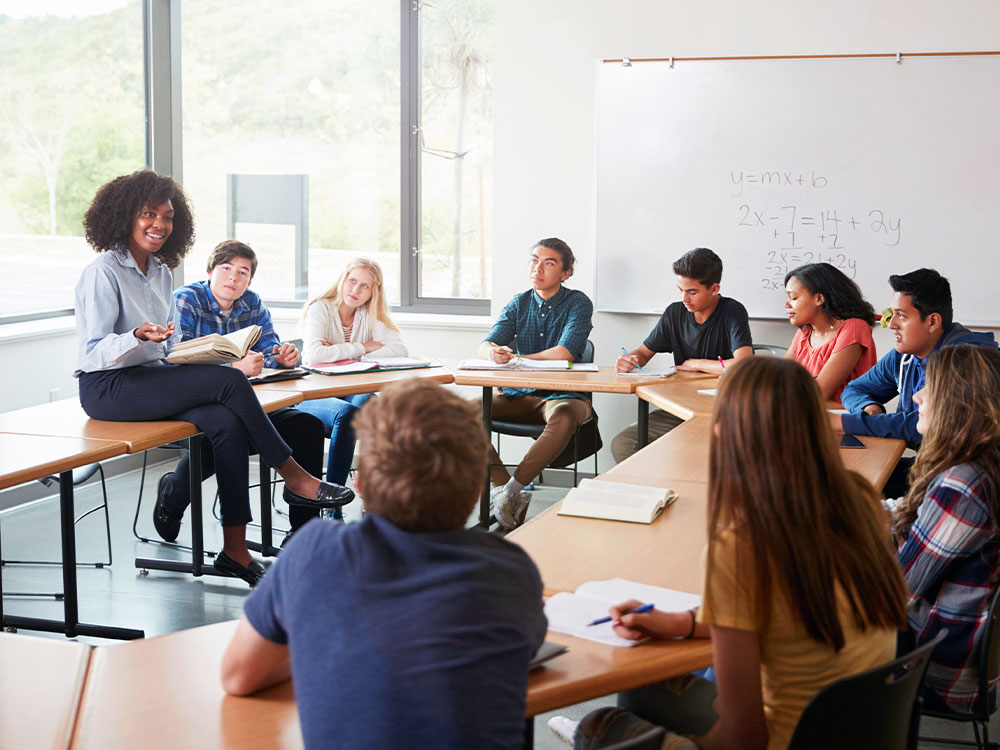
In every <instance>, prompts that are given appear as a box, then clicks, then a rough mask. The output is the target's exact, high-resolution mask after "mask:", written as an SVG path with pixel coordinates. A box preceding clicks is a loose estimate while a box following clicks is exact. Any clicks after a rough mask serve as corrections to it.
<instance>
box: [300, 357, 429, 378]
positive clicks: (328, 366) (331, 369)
mask: <svg viewBox="0 0 1000 750" xmlns="http://www.w3.org/2000/svg"><path fill="white" fill-rule="evenodd" d="M433 366H434V363H433V362H431V361H430V360H429V359H413V358H411V357H383V358H381V359H368V358H367V357H362V358H361V359H341V360H338V361H337V362H322V363H318V364H315V365H312V366H310V367H307V368H306V369H307V370H309V371H310V372H318V373H320V374H321V375H346V374H348V373H351V372H368V371H369V370H416V369H419V368H421V367H433Z"/></svg>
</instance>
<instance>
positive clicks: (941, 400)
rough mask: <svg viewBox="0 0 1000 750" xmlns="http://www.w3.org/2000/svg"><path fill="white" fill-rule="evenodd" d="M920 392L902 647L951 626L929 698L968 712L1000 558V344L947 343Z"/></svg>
mask: <svg viewBox="0 0 1000 750" xmlns="http://www.w3.org/2000/svg"><path fill="white" fill-rule="evenodd" d="M913 400H914V401H915V402H916V403H917V404H918V406H919V421H918V422H917V431H918V432H919V433H920V434H921V435H923V443H922V444H921V447H920V452H919V453H918V454H917V458H916V461H915V462H914V464H913V468H912V469H911V470H910V490H909V492H908V493H907V495H906V497H905V498H903V500H902V502H901V503H900V505H899V507H898V509H897V511H896V513H895V519H894V520H895V531H896V535H897V538H898V539H899V540H900V546H899V551H898V555H897V557H898V560H899V564H900V566H901V567H902V569H903V574H904V576H905V578H906V583H907V586H908V587H909V590H910V600H909V605H908V620H909V630H908V632H906V633H904V634H902V635H901V637H900V653H903V652H905V651H909V650H910V649H911V648H913V647H914V646H918V645H921V644H923V643H925V642H926V641H928V640H930V639H932V638H933V637H934V636H935V635H936V634H937V632H938V631H939V630H941V629H942V628H946V629H947V630H948V635H947V637H946V638H945V639H944V640H943V641H942V642H941V643H940V644H939V645H938V646H937V648H935V649H934V652H933V654H932V655H931V663H930V666H929V667H928V669H927V675H926V676H925V677H924V685H923V689H922V694H923V698H924V704H925V705H926V706H928V707H930V708H937V709H942V708H950V709H952V710H955V711H960V712H968V711H971V710H972V709H973V708H974V706H975V703H976V700H977V679H978V675H977V672H976V668H975V659H976V653H977V651H978V648H979V643H980V638H982V636H983V631H984V629H985V624H986V610H987V607H988V606H989V601H990V594H991V592H993V591H995V586H996V583H997V581H996V577H997V576H996V571H997V565H998V562H1000V537H998V534H997V520H998V516H1000V351H997V350H996V349H987V348H985V347H977V346H971V345H958V346H954V347H948V348H945V349H940V350H939V351H937V352H935V353H934V354H933V355H932V356H931V358H930V360H929V362H928V367H927V384H926V386H925V387H924V388H923V389H922V390H920V391H918V392H917V393H915V394H914V396H913ZM990 703H991V705H995V703H996V685H995V684H994V685H993V687H992V690H991V696H990Z"/></svg>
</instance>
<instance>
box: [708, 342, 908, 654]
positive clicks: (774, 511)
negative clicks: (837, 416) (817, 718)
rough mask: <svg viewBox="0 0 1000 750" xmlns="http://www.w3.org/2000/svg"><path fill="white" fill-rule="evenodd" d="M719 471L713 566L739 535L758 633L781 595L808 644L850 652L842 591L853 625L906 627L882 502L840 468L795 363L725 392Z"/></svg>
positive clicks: (732, 378)
mask: <svg viewBox="0 0 1000 750" xmlns="http://www.w3.org/2000/svg"><path fill="white" fill-rule="evenodd" d="M713 426H714V429H713V436H712V440H711V455H710V464H709V488H708V532H709V547H708V566H707V572H706V575H707V576H708V577H709V578H711V575H712V568H713V559H714V555H715V554H716V551H717V549H718V546H717V545H718V543H719V539H720V538H721V535H722V533H723V532H725V531H726V530H732V531H733V532H734V533H735V536H736V539H737V540H738V543H737V566H736V570H737V571H738V575H743V576H744V577H747V576H749V574H748V573H747V572H748V571H753V574H752V580H744V581H741V585H744V586H747V587H748V588H749V589H750V590H751V591H754V592H755V600H756V602H757V608H756V611H757V617H758V623H757V624H758V629H759V630H765V629H766V628H767V624H768V622H769V620H770V615H771V606H772V601H773V598H774V595H775V590H776V588H777V589H780V590H782V592H783V594H784V596H785V597H786V599H787V601H788V604H789V606H790V609H791V611H792V613H793V614H794V615H795V616H796V617H797V619H798V620H799V621H801V622H802V624H803V625H804V627H805V630H806V632H807V633H808V635H809V637H810V638H812V639H813V640H815V641H817V642H818V643H825V644H828V645H829V646H831V647H832V648H833V649H834V650H835V651H839V650H840V649H841V648H843V646H844V643H845V638H844V627H843V623H841V622H840V619H839V617H838V614H837V601H836V597H834V596H833V595H832V593H833V591H834V590H835V584H836V583H839V584H840V587H841V589H842V590H843V592H844V595H845V597H846V600H847V602H848V604H849V608H850V612H851V616H852V618H853V620H854V625H855V626H856V627H857V628H858V629H859V630H865V629H867V628H868V627H874V628H886V629H902V628H904V627H905V626H906V615H905V585H904V583H903V577H902V574H901V573H900V571H899V567H898V566H897V565H896V560H895V558H894V556H893V553H892V550H891V549H890V546H889V538H888V533H887V528H886V523H885V520H884V515H883V513H882V510H881V506H880V503H879V497H878V493H877V492H876V491H875V489H874V488H873V487H872V486H871V484H869V483H868V482H867V481H866V480H865V479H864V478H862V477H861V476H859V475H858V474H856V473H854V472H852V471H848V470H847V469H846V468H845V467H844V464H843V462H842V461H841V459H840V454H839V451H838V448H837V444H836V442H835V440H834V436H833V432H832V430H831V429H830V426H829V423H828V418H827V415H826V411H825V409H824V408H823V403H822V400H821V396H820V392H819V388H818V387H817V385H816V381H815V379H814V378H813V377H812V376H811V375H810V374H809V373H808V372H807V371H806V370H805V368H803V367H802V366H801V365H800V364H798V363H797V362H794V361H792V360H787V359H778V358H774V357H751V358H749V359H746V360H743V361H740V362H737V363H736V365H734V366H733V367H731V368H729V370H727V371H726V375H725V377H723V378H722V382H721V384H720V388H719V395H718V399H717V402H716V407H715V414H714V416H713Z"/></svg>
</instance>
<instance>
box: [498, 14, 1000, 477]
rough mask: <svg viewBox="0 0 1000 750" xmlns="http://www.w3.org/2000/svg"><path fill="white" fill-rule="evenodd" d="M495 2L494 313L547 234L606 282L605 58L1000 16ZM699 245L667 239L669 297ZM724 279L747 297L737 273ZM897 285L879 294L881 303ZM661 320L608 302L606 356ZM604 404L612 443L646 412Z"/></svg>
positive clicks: (960, 37) (978, 22) (601, 338)
mask: <svg viewBox="0 0 1000 750" xmlns="http://www.w3.org/2000/svg"><path fill="white" fill-rule="evenodd" d="M495 14H496V27H495V45H496V46H495V99H494V118H495V134H494V144H495V145H494V165H495V167H494V173H495V178H494V217H495V221H494V241H493V246H494V248H496V250H495V255H494V266H493V310H494V313H495V312H497V311H498V310H499V309H500V307H501V306H502V305H503V304H504V302H506V301H507V300H508V299H509V298H510V297H511V296H512V295H513V294H514V293H516V292H518V291H520V290H523V289H524V288H526V286H527V282H526V258H527V253H528V247H529V245H530V244H531V243H532V242H534V241H535V240H537V239H539V238H541V237H550V236H553V235H555V236H559V237H562V238H563V239H565V240H566V241H567V242H569V244H570V246H571V247H572V248H573V250H574V253H575V254H576V256H577V259H578V269H579V270H578V271H577V275H576V276H575V277H574V278H573V279H572V280H571V282H570V283H571V285H572V286H575V287H576V288H578V289H582V290H583V291H585V292H587V293H588V294H593V290H594V276H593V273H594V266H595V256H594V235H595V231H594V227H595V218H594V216H595V213H594V172H593V163H594V159H593V156H594V148H595V140H594V112H595V82H596V77H595V68H596V61H597V60H598V59H599V58H602V57H604V58H608V57H632V58H637V57H669V56H671V55H673V56H675V57H682V56H713V55H722V56H728V55H772V54H810V53H827V54H836V53H849V52H897V51H902V52H922V51H966V50H990V49H996V48H997V37H996V33H995V32H996V29H997V28H1000V3H996V2H995V1H994V0H969V1H968V2H962V3H960V4H954V5H947V4H942V3H940V2H932V1H931V0H917V1H914V0H842V1H841V2H837V3H833V2H824V3H820V2H801V0H766V1H765V2H762V3H754V4H747V3H745V2H739V1H738V0H700V1H699V2H690V1H687V2H681V1H679V0H618V1H612V0H498V1H497V2H496V10H495ZM831 106H837V103H836V102H831ZM683 116H685V117H693V118H697V116H698V113H697V112H690V113H684V115H683ZM859 116H863V113H859ZM688 249H690V248H686V247H684V248H664V263H663V266H662V268H657V269H651V272H653V273H658V274H662V276H663V304H664V306H665V305H666V303H667V302H669V301H671V300H672V299H673V298H674V297H675V296H676V295H675V290H674V283H673V278H672V276H671V274H670V265H669V264H670V262H671V261H672V260H673V259H674V258H675V257H677V256H679V255H680V254H681V253H683V252H684V251H686V250H688ZM993 250H994V249H993V248H990V249H986V248H984V250H983V252H984V253H985V252H992V251H993ZM904 270H908V269H904ZM723 293H728V294H730V295H732V296H734V297H736V298H739V290H738V289H727V288H726V286H725V278H723ZM888 296H889V294H888V289H887V294H886V299H884V300H882V299H879V300H872V303H873V304H874V305H875V307H876V308H877V309H881V308H882V307H884V306H885V305H886V304H888ZM956 309H957V310H958V312H959V313H960V312H961V304H960V302H957V303H956ZM959 319H960V317H959ZM654 322H655V317H651V316H643V315H624V314H612V313H598V314H596V315H595V318H594V326H595V328H594V333H593V334H592V338H593V340H594V343H595V348H596V352H597V359H598V361H599V362H601V363H603V364H607V363H610V361H611V360H613V359H614V357H615V353H616V352H617V351H618V348H619V346H621V345H625V346H628V347H633V346H635V345H636V344H638V343H639V342H641V341H642V340H643V338H645V336H646V334H647V333H648V332H649V329H650V328H651V327H652V325H653V323H654ZM751 328H752V330H753V336H754V340H755V341H758V342H764V343H776V344H783V345H787V344H788V343H789V342H790V341H791V339H792V334H793V333H794V330H793V329H792V327H791V326H789V325H787V324H785V323H782V322H776V321H763V320H755V321H752V322H751ZM875 343H876V346H877V348H878V351H879V353H880V354H882V353H884V352H886V351H887V350H888V349H889V347H890V346H891V340H890V339H889V337H888V335H887V332H885V331H876V335H875ZM595 404H596V406H597V410H598V412H599V413H600V416H601V433H602V435H604V436H605V442H606V443H607V442H610V438H611V437H612V436H613V435H614V434H615V433H616V432H617V431H618V429H620V428H621V427H622V426H624V425H625V424H627V423H628V422H629V421H631V420H634V418H635V416H634V415H635V404H634V402H633V400H632V399H626V398H623V397H621V396H602V395H598V396H597V397H596V399H595ZM608 461H610V457H609V456H607V452H606V451H605V454H604V455H602V466H607V465H608V463H607V462H608Z"/></svg>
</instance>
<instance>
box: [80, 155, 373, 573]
mask: <svg viewBox="0 0 1000 750" xmlns="http://www.w3.org/2000/svg"><path fill="white" fill-rule="evenodd" d="M83 225H84V229H85V230H86V235H87V241H88V242H89V243H90V244H91V246H93V248H94V250H96V251H97V252H99V253H101V255H100V256H99V257H98V258H97V259H96V260H95V261H94V262H92V263H91V264H90V265H88V266H87V267H86V268H85V269H84V270H83V274H82V275H81V276H80V280H79V282H77V285H76V328H77V336H78V339H79V342H78V343H79V357H78V365H77V370H76V373H75V375H77V376H78V377H79V379H80V404H81V405H82V406H83V410H84V411H85V412H86V413H87V414H88V415H89V416H91V417H93V418H94V419H106V420H113V421H125V422H142V421H147V420H160V419H180V420H184V421H187V422H193V423H194V424H195V426H197V427H198V429H199V430H201V431H202V432H203V433H205V435H206V436H207V437H208V439H209V441H210V442H211V444H212V450H213V451H214V454H215V463H216V467H217V473H218V484H219V497H220V502H221V503H222V533H223V540H224V541H223V547H222V552H220V553H219V556H218V557H217V558H216V559H215V569H216V570H218V571H219V572H221V573H224V574H226V575H231V576H236V577H238V578H242V579H243V580H244V581H246V582H247V583H249V584H250V585H251V586H253V585H255V584H256V583H257V581H259V580H260V578H261V576H262V575H263V574H264V568H263V567H262V566H261V565H260V563H258V562H257V561H255V560H254V559H253V557H251V555H250V552H249V551H248V550H247V546H246V524H247V522H248V521H249V520H250V495H249V488H248V485H249V478H248V477H249V468H248V460H247V456H248V454H249V451H248V448H249V446H250V436H251V435H252V436H253V446H254V447H255V448H256V449H257V451H258V452H259V453H260V456H261V459H262V460H263V461H265V462H266V463H267V464H268V466H271V467H273V468H274V469H276V470H277V472H278V473H279V474H280V475H281V476H282V477H283V478H284V480H285V501H286V502H289V503H293V504H300V505H309V504H314V505H315V504H316V502H317V499H318V500H321V501H325V502H329V501H336V500H342V501H345V502H346V501H349V500H350V498H351V497H352V496H353V495H352V494H351V493H350V492H349V491H347V490H345V489H344V488H343V487H334V486H332V485H329V484H327V483H326V482H321V481H319V480H318V479H317V478H316V477H314V476H311V475H310V474H309V473H308V472H306V471H305V470H304V469H303V468H302V467H301V466H299V465H298V463H296V462H295V459H293V458H292V457H291V455H292V452H291V450H290V449H289V447H288V446H287V445H286V444H285V442H284V441H283V440H282V439H281V438H280V437H279V436H278V433H277V432H276V431H275V429H274V426H273V425H272V424H271V421H270V420H269V419H268V418H267V415H266V414H265V413H264V411H263V409H261V406H260V402H259V401H258V400H257V396H256V395H255V394H254V392H253V389H252V388H251V387H250V383H249V381H248V380H247V378H246V376H245V375H244V374H243V373H242V372H240V371H239V370H236V369H233V368H230V367H220V366H217V365H167V364H165V363H164V362H163V358H164V357H165V356H166V355H167V353H168V348H169V339H170V337H171V336H172V335H173V333H174V324H173V322H172V320H171V317H172V313H173V311H172V309H171V303H172V300H173V295H172V292H173V280H172V278H171V275H170V269H171V268H174V267H176V266H177V264H178V263H179V262H180V260H181V258H183V257H184V256H185V255H186V254H187V252H188V250H190V249H191V244H192V243H193V241H194V222H193V218H192V216H191V211H190V209H189V208H188V204H187V197H186V196H185V195H184V191H183V190H182V189H181V187H180V185H178V184H177V183H176V182H174V181H173V180H172V179H170V178H169V177H164V176H161V175H158V174H156V173H155V172H151V171H148V170H144V171H140V172H135V173H133V174H130V175H126V176H124V177H119V178H117V179H115V180H112V181H111V182H109V183H108V184H106V185H104V186H103V187H102V188H101V189H100V190H98V191H97V195H96V196H94V201H93V203H91V204H90V208H89V209H87V213H86V215H85V216H84V219H83Z"/></svg>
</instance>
